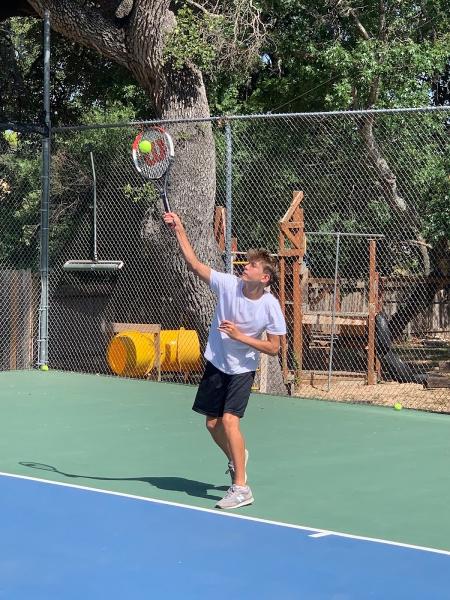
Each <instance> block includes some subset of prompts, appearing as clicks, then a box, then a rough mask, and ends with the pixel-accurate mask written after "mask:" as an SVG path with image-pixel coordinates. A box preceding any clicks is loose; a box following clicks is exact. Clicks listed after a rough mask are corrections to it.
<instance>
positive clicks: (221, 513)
mask: <svg viewBox="0 0 450 600" xmlns="http://www.w3.org/2000/svg"><path fill="white" fill-rule="evenodd" d="M0 477H10V478H12V479H25V480H27V481H36V482H38V483H46V484H49V485H57V486H61V487H68V488H73V489H76V490H82V491H85V492H95V493H97V494H106V495H109V496H119V497H121V498H131V499H132V500H141V501H143V502H150V503H152V504H163V505H165V506H175V507H178V508H186V509H188V510H196V511H199V512H206V513H210V514H213V515H216V516H217V517H225V518H231V519H243V520H244V521H253V522H256V523H264V524H266V525H277V526H278V527H287V528H289V529H298V530H300V531H313V532H315V533H316V534H317V535H316V537H325V536H328V535H335V536H337V537H342V538H347V539H351V540H360V541H363V542H374V543H376V544H385V545H387V546H397V547H400V548H408V549H410V550H421V551H423V552H432V553H434V554H443V555H444V556H450V551H449V550H440V549H438V548H429V547H427V546H415V545H413V544H404V543H402V542H393V541H391V540H384V539H381V538H372V537H365V536H362V535H352V534H350V533H342V532H340V531H333V530H331V529H329V530H328V529H317V528H316V527H306V526H305V525H294V524H293V523H283V522H282V521H270V520H268V519H260V518H258V517H249V516H247V515H237V514H235V513H229V512H225V511H221V510H213V509H211V508H202V507H200V506H190V505H189V504H182V503H181V502H170V501H169V500H158V499H156V498H146V497H145V496H136V495H134V494H125V493H123V492H115V491H112V490H102V489H100V488H93V487H89V486H83V485H75V484H73V483H63V482H61V481H52V480H50V479H41V478H39V477H29V476H27V475H16V474H13V473H4V472H2V471H0Z"/></svg>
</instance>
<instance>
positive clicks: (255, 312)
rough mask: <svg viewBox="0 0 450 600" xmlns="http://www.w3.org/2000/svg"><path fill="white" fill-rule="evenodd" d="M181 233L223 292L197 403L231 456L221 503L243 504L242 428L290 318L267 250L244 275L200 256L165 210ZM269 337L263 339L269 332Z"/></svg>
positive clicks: (191, 259)
mask: <svg viewBox="0 0 450 600" xmlns="http://www.w3.org/2000/svg"><path fill="white" fill-rule="evenodd" d="M164 221H165V222H166V223H167V225H169V226H170V227H171V228H172V229H173V231H174V232H175V234H176V237H177V240H178V243H179V246H180V249H181V252H182V254H183V257H184V260H185V261H186V264H187V266H188V268H189V270H190V271H192V272H193V273H195V275H197V276H198V277H199V278H200V279H201V280H202V281H204V282H205V283H207V284H208V285H209V287H210V288H211V290H212V291H213V292H214V293H215V294H216V296H217V306H216V311H215V314H214V317H213V320H212V323H211V328H210V332H209V337H208V344H207V346H206V351H205V358H206V361H207V362H206V368H205V372H204V374H203V378H202V380H201V382H200V386H199V388H198V392H197V396H196V398H195V402H194V405H193V407H192V409H193V410H195V411H196V412H198V413H201V414H203V415H206V427H207V429H208V431H209V432H210V434H211V436H212V438H213V440H214V441H215V442H216V444H217V445H218V446H219V447H220V448H221V449H222V450H223V452H224V453H225V454H226V456H227V458H228V471H229V473H230V475H231V480H232V482H231V487H230V488H229V490H228V491H227V493H226V495H225V497H224V498H223V499H222V500H220V501H219V502H218V503H217V504H216V506H217V507H218V508H227V509H230V508H239V507H240V506H246V505H247V504H251V503H252V502H253V494H252V491H251V489H250V487H249V486H248V485H247V475H246V471H245V467H246V463H247V459H248V452H247V450H246V448H245V442H244V438H243V436H242V433H241V431H240V419H241V418H242V417H243V416H244V412H245V409H246V407H247V403H248V399H249V396H250V391H251V387H252V384H253V379H254V376H255V370H256V368H257V365H258V360H259V354H260V352H264V353H265V354H269V355H271V356H276V355H277V354H278V351H279V348H280V337H281V336H282V335H284V334H285V333H286V323H285V320H284V317H283V313H282V311H281V307H280V304H279V302H278V300H277V299H276V298H275V297H274V296H273V295H272V294H271V293H269V292H267V291H266V290H265V288H266V287H267V286H268V285H269V284H270V283H271V282H272V281H273V280H274V279H275V277H276V266H275V262H274V260H273V259H272V258H271V256H270V255H269V253H268V252H267V251H266V250H250V251H249V252H248V256H247V260H248V263H247V264H246V266H245V268H244V270H243V273H242V275H241V277H240V278H238V277H236V276H235V275H230V274H228V273H220V272H218V271H214V270H213V269H211V267H209V266H207V265H205V264H203V263H202V262H200V261H199V260H198V258H197V256H196V255H195V252H194V250H193V249H192V246H191V244H190V242H189V239H188V237H187V235H186V231H185V229H184V227H183V225H182V223H181V220H180V218H179V217H178V215H177V214H176V213H173V212H170V213H165V214H164ZM264 331H265V332H266V333H267V340H262V339H261V336H262V334H263V332H264Z"/></svg>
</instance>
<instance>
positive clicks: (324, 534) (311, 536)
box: [308, 531, 333, 538]
mask: <svg viewBox="0 0 450 600" xmlns="http://www.w3.org/2000/svg"><path fill="white" fill-rule="evenodd" d="M327 535H333V534H332V533H331V532H330V531H319V533H311V534H310V535H308V537H310V538H321V537H326V536H327Z"/></svg>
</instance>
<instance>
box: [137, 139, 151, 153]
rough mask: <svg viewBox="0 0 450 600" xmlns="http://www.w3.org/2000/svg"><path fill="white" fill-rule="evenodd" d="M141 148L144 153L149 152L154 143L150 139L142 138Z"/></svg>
mask: <svg viewBox="0 0 450 600" xmlns="http://www.w3.org/2000/svg"><path fill="white" fill-rule="evenodd" d="M139 150H140V152H142V154H148V153H149V152H151V151H152V143H151V142H149V141H148V140H142V142H139Z"/></svg>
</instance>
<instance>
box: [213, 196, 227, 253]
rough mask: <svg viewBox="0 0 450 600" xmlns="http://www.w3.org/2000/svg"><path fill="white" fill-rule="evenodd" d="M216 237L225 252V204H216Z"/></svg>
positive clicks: (220, 247)
mask: <svg viewBox="0 0 450 600" xmlns="http://www.w3.org/2000/svg"><path fill="white" fill-rule="evenodd" d="M214 237H215V238H216V242H217V245H218V246H219V249H220V250H221V251H222V252H223V251H224V250H225V208H224V207H223V206H216V212H215V214H214Z"/></svg>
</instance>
